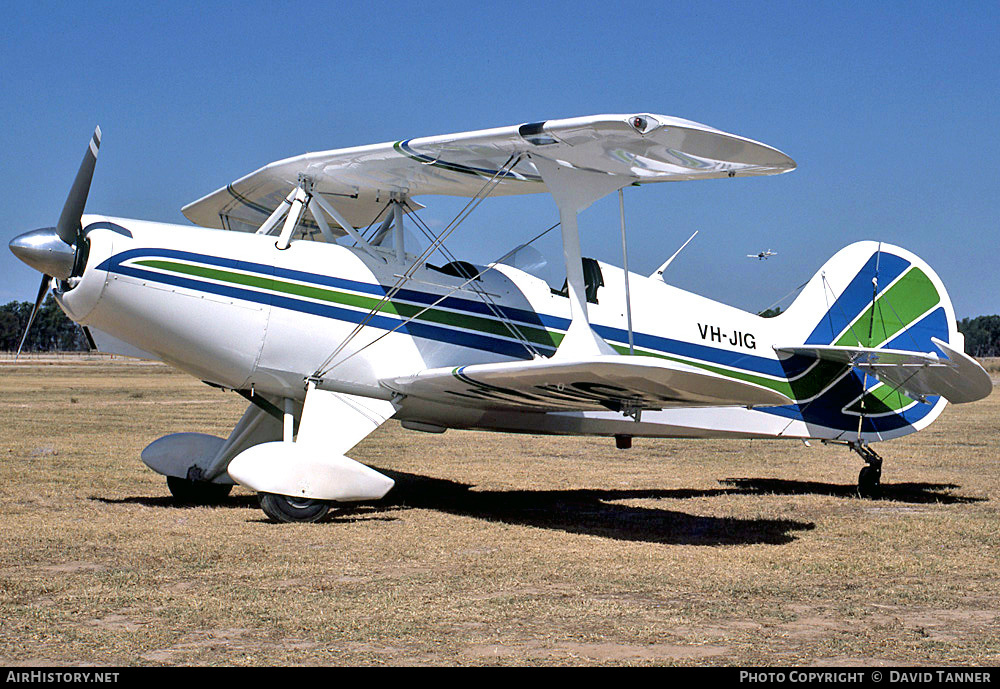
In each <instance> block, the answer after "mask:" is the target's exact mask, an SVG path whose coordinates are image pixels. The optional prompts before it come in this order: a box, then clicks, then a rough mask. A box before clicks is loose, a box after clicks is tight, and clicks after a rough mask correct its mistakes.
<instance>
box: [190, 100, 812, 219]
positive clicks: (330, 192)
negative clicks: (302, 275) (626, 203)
mask: <svg viewBox="0 0 1000 689" xmlns="http://www.w3.org/2000/svg"><path fill="white" fill-rule="evenodd" d="M522 153H528V154H530V155H537V156H540V157H544V158H549V159H551V160H557V161H559V163H560V164H561V165H563V166H568V167H577V168H582V169H587V170H592V171H598V172H603V173H606V174H609V175H623V176H626V177H629V178H631V179H632V180H634V181H636V182H639V183H645V182H667V181H676V180H688V179H708V178H712V177H733V176H745V175H773V174H778V173H781V172H787V171H789V170H792V169H794V168H795V163H794V161H792V159H791V158H789V157H788V156H786V155H785V154H784V153H782V152H781V151H778V150H776V149H774V148H771V147H770V146H766V145H764V144H762V143H758V142H756V141H752V140H750V139H746V138H743V137H740V136H736V135H734V134H727V133H726V132H722V131H719V130H717V129H713V128H712V127H708V126H706V125H703V124H698V123H697V122H691V121H689V120H682V119H679V118H675V117H667V116H666V115H649V114H642V115H595V116H590V117H578V118H572V119H564V120H548V121H546V122H535V123H530V124H522V125H514V126H509V127H500V128H497V129H484V130H480V131H473V132H463V133H459V134H446V135H443V136H432V137H423V138H418V139H408V140H406V141H397V142H394V143H383V144H375V145H372V146H360V147H356V148H343V149H337V150H333V151H323V152H319V153H307V154H305V155H300V156H296V157H294V158H287V159H285V160H279V161H277V162H275V163H271V164H270V165H266V166H264V167H262V168H260V169H259V170H257V171H256V172H252V173H251V174H249V175H247V176H245V177H242V178H240V179H238V180H236V181H235V182H233V183H232V184H229V185H227V186H225V187H223V188H221V189H218V190H217V191H214V192H212V193H211V194H209V195H208V196H205V197H204V198H201V199H199V200H197V201H195V202H193V203H191V204H188V205H187V206H185V207H184V208H183V209H182V210H183V213H184V215H185V216H187V217H188V219H190V220H191V221H192V222H194V223H196V224H198V225H203V226H205V227H217V228H225V229H240V230H251V229H254V230H255V229H256V228H257V227H258V226H259V225H260V224H261V223H262V222H263V220H264V219H265V218H266V217H267V216H268V215H269V214H270V213H271V211H272V210H274V208H276V207H277V206H278V204H280V203H281V201H282V199H284V197H285V195H286V194H287V193H288V191H289V190H290V189H291V188H292V187H293V186H294V185H296V184H297V183H298V179H299V176H300V175H308V176H310V177H311V178H312V180H313V182H314V184H315V187H314V188H315V191H316V192H317V193H320V194H323V195H324V197H325V198H327V199H328V200H329V201H330V202H331V203H332V204H333V206H334V207H335V208H336V209H337V210H338V211H340V213H341V214H342V215H343V216H344V217H345V219H346V220H347V221H348V222H350V223H351V224H353V225H354V226H355V227H361V226H366V225H368V224H370V223H371V222H372V220H373V219H374V218H375V217H376V216H377V215H378V213H379V212H380V211H381V209H382V208H383V207H384V206H385V204H386V202H387V201H388V200H389V195H390V194H391V193H397V194H405V195H406V196H417V195H420V194H442V195H448V196H474V195H475V194H477V193H478V192H479V191H480V190H481V189H482V187H483V185H484V183H485V182H486V181H488V180H489V179H491V178H493V177H494V176H495V175H498V174H499V175H500V177H499V184H498V185H497V187H496V189H495V190H494V191H493V192H492V193H493V194H497V195H506V194H532V193H538V192H544V191H547V189H546V187H545V184H544V183H543V182H542V180H541V177H540V176H539V174H538V171H537V170H536V169H535V166H534V165H533V164H532V162H531V160H530V159H529V157H527V156H525V157H523V158H521V160H520V162H518V163H517V165H515V166H514V167H513V168H512V169H510V170H507V171H504V172H502V173H501V169H502V168H504V166H505V164H507V163H509V162H511V156H517V155H519V154H522ZM334 229H336V228H334Z"/></svg>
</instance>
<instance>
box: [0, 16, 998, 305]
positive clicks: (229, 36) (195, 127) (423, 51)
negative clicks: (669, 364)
mask: <svg viewBox="0 0 1000 689" xmlns="http://www.w3.org/2000/svg"><path fill="white" fill-rule="evenodd" d="M694 5H695V4H694V3H680V2H678V3H671V2H660V3H606V4H605V5H603V6H596V5H595V6H585V5H584V4H583V3H578V2H577V3H569V2H567V3H560V2H548V3H537V2H534V3H501V2H496V3H492V4H491V5H490V6H489V7H488V8H483V9H479V8H478V7H477V3H468V2H464V3H433V2H425V3H398V4H397V3H371V2H368V3H358V4H357V5H356V6H351V5H350V4H349V3H319V4H317V5H315V6H302V5H299V4H284V3H254V2H241V3H212V2H198V3H192V4H185V3H181V2H171V3H134V2H131V3H88V4H86V5H85V4H83V3H44V2H40V3H25V4H7V5H6V6H5V17H4V22H3V24H2V26H0V38H2V43H0V46H2V47H0V68H2V78H0V113H2V122H3V125H4V126H3V127H2V132H0V143H2V148H3V151H4V153H3V157H2V163H0V207H2V208H3V210H4V215H5V220H6V222H5V224H4V225H5V226H4V228H3V233H4V235H3V236H4V238H5V241H7V240H9V239H10V238H11V237H13V236H14V235H16V234H18V233H20V232H23V231H25V230H29V229H33V228H36V227H42V226H48V225H54V224H55V221H56V219H57V218H58V215H59V211H60V209H61V207H62V203H63V200H64V199H65V196H66V194H67V192H68V190H69V186H70V184H71V182H72V179H73V175H74V174H75V172H76V168H77V166H78V165H79V162H80V158H81V157H82V155H83V151H84V147H85V146H86V143H87V139H88V137H89V135H90V133H91V131H92V130H93V127H94V125H95V124H100V125H101V127H102V129H103V131H104V141H103V145H102V147H101V155H100V160H99V161H98V166H97V173H96V175H95V179H94V185H93V188H92V190H91V195H90V201H89V203H88V211H90V212H98V213H107V214H109V215H119V216H124V217H138V218H146V219H152V220H161V221H166V222H186V220H185V219H184V218H183V216H182V215H181V213H180V208H181V206H183V205H184V204H186V203H188V202H190V201H192V200H194V199H197V198H199V197H201V196H202V195H204V194H206V193H208V192H210V191H212V190H214V189H216V188H218V187H220V186H223V185H224V184H226V183H228V182H230V181H232V180H234V179H236V178H238V177H240V176H242V175H244V174H246V173H248V172H250V171H252V170H254V169H256V168H257V167H259V166H261V165H263V164H266V163H268V162H271V161H273V160H276V159H279V158H284V157H287V156H291V155H296V154H299V153H303V152H305V151H309V150H313V151H315V150H323V149H331V148H341V147H346V146H354V145H361V144H367V143H377V142H381V141H390V140H398V139H404V138H409V137H416V136H426V135H433V134H442V133H447V132H453V131H464V130H469V129H480V128H486V127H493V126H501V125H508V124H517V123H521V122H530V121H537V120H544V119H551V118H559V117H572V116H577V115H587V114H596V113H617V112H622V113H628V112H653V113H663V114H667V115H674V116H678V117H684V118H688V119H692V120H696V121H698V122H704V123H706V124H709V125H711V126H714V127H718V128H720V129H724V130H727V131H731V132H734V133H737V134H741V135H743V136H748V137H750V138H754V139H757V140H760V141H763V142H765V143H768V144H770V145H772V146H775V147H776V148H779V149H781V150H782V151H784V152H786V153H787V154H789V155H790V156H791V157H792V158H794V159H795V160H796V162H797V163H798V164H799V169H798V170H796V171H794V172H792V173H791V174H787V175H781V176H779V177H772V178H750V179H735V180H712V181H702V182H697V183H694V182H692V183H681V184H663V185H654V186H652V187H646V188H642V189H629V190H627V191H626V216H627V222H628V228H629V250H630V267H631V268H632V269H633V270H635V271H636V272H644V273H648V272H650V271H652V270H653V269H655V268H656V267H657V265H658V264H659V263H661V262H662V261H663V260H664V259H666V258H667V257H668V256H669V255H670V254H671V253H673V251H674V250H675V249H676V248H677V247H678V246H679V245H680V244H681V243H682V242H683V241H684V240H685V239H686V238H687V237H688V236H689V235H690V234H691V233H692V232H693V231H694V230H699V231H700V234H699V235H698V237H697V238H696V239H695V241H694V242H693V243H692V244H691V245H690V246H689V247H688V248H687V249H686V250H685V252H684V253H683V254H682V255H681V257H680V258H679V259H678V260H677V262H675V264H674V265H673V266H672V267H671V268H670V271H669V273H668V277H669V279H670V281H671V282H672V283H674V284H676V285H678V286H681V287H683V288H685V289H689V290H692V291H695V292H698V293H700V294H704V295H706V296H708V297H711V298H713V299H718V300H720V301H724V302H727V303H730V304H733V305H735V306H738V307H741V308H745V309H749V310H755V311H756V310H760V309H762V308H764V307H766V306H768V305H770V304H771V303H772V302H774V301H775V300H777V299H779V298H780V297H781V296H782V295H784V294H786V293H787V292H789V291H790V290H792V289H793V288H795V287H796V286H798V285H799V284H801V283H802V282H804V281H805V280H807V279H808V278H809V277H810V276H811V275H812V274H813V273H814V272H815V271H816V270H817V269H818V268H819V267H820V265H821V264H822V263H823V262H824V261H825V260H826V259H827V258H828V257H829V256H830V255H832V254H833V253H834V252H836V251H837V250H838V249H840V248H841V247H843V246H845V245H847V244H849V243H850V242H852V241H856V240H859V239H877V240H883V241H887V242H891V243H894V244H898V245H900V246H903V247H905V248H907V249H910V250H911V251H913V252H915V253H917V254H918V255H920V256H922V257H923V258H925V259H926V260H927V261H928V262H929V263H930V264H931V266H932V267H934V268H935V270H937V272H938V273H939V274H940V275H941V277H942V279H943V280H944V283H945V285H946V286H947V287H948V289H949V292H950V294H951V296H952V300H953V302H954V303H955V309H956V313H957V315H958V317H959V318H961V317H964V316H976V315H981V314H988V313H1000V277H998V271H997V269H996V266H997V261H998V257H1000V220H998V218H1000V195H998V179H1000V174H998V172H997V171H996V167H997V160H998V158H1000V134H998V126H997V125H998V113H1000V97H998V96H1000V39H998V38H997V30H998V26H1000V3H997V2H967V3H952V4H944V3H940V2H900V3H891V2H890V3H879V2H864V3H861V2H858V3H823V2H790V3H779V2H774V3H748V2H742V3H723V2H709V3H698V4H697V6H694ZM420 200H421V201H422V202H423V203H424V204H426V205H427V206H428V208H427V210H425V211H423V213H422V215H423V216H424V218H425V219H426V220H428V221H432V222H434V221H436V222H438V223H440V224H444V223H446V222H447V221H448V220H450V219H451V216H452V215H453V214H454V213H455V212H456V211H457V209H458V206H456V204H455V202H454V200H452V199H436V198H422V199H420ZM556 218H557V213H556V208H555V205H554V204H553V203H552V202H551V200H550V199H548V198H547V197H542V196H539V197H528V198H518V199H496V200H491V201H490V202H488V203H486V204H483V206H481V207H480V210H479V211H477V212H476V214H474V215H473V216H472V217H471V218H470V219H469V220H468V221H466V223H465V224H463V226H462V228H461V229H460V230H459V231H458V232H457V233H456V234H455V235H454V236H453V239H452V240H450V241H449V246H450V248H451V250H452V252H453V253H455V254H457V255H459V256H460V257H462V258H468V259H470V260H474V261H479V262H486V261H489V260H492V259H494V258H496V257H498V256H500V255H502V254H503V253H504V252H505V251H506V250H508V249H509V248H511V247H512V246H514V245H516V244H518V243H520V242H521V241H524V240H526V239H528V238H530V237H531V236H533V235H534V234H535V233H536V232H538V231H539V230H540V229H543V228H544V227H547V226H548V225H550V224H551V223H552V222H554V221H555V220H556ZM581 227H582V231H583V247H584V253H585V254H586V255H591V256H596V257H598V258H601V259H603V260H608V261H611V262H614V263H616V264H619V265H620V264H621V248H620V238H619V234H618V232H619V230H618V206H617V199H616V198H615V197H610V198H608V199H605V200H603V201H601V202H599V203H598V204H596V205H595V206H594V207H593V208H592V209H591V210H588V211H587V212H585V213H584V214H583V215H582V216H581ZM540 248H541V249H542V250H543V252H544V253H546V254H547V255H549V256H550V258H551V260H552V261H553V263H554V264H555V267H554V269H553V270H554V272H558V273H559V274H560V275H561V274H562V268H561V258H560V255H559V252H558V244H557V241H556V239H555V238H554V237H551V238H546V240H545V241H543V242H542V244H541V247H540ZM767 248H770V249H772V250H774V251H777V252H778V256H777V257H775V258H772V259H770V260H768V261H766V262H759V261H754V260H750V259H747V258H745V255H746V254H748V253H755V252H757V251H759V250H762V249H767ZM38 280H39V278H38V276H37V274H36V273H34V272H33V271H32V270H31V269H29V268H27V267H26V266H23V265H22V264H20V263H19V262H18V261H17V260H16V259H15V258H14V257H13V256H12V255H11V254H10V253H9V252H8V251H0V302H6V301H8V300H10V299H22V300H29V299H32V298H33V297H34V293H35V290H36V289H37V285H38Z"/></svg>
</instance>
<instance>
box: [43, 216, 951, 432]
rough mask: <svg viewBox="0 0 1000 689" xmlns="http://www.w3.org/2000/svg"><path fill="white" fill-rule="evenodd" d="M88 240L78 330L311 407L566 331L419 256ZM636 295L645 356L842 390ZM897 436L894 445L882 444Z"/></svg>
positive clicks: (618, 421)
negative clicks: (312, 402) (323, 396)
mask: <svg viewBox="0 0 1000 689" xmlns="http://www.w3.org/2000/svg"><path fill="white" fill-rule="evenodd" d="M83 225H84V227H85V230H86V232H87V237H88V240H89V243H90V254H89V259H88V264H87V268H86V271H85V272H84V274H83V276H82V277H81V278H80V279H79V282H78V284H76V286H75V287H74V288H73V289H70V290H67V291H63V292H61V293H59V294H58V297H59V302H60V304H61V306H62V307H63V308H64V310H65V311H66V312H67V313H68V314H69V315H70V317H72V318H73V319H74V320H76V321H78V322H80V323H82V324H85V325H88V326H90V327H91V328H95V329H97V330H100V331H103V332H105V333H108V334H110V335H111V336H113V337H115V338H117V339H119V340H122V341H124V342H127V343H129V344H130V345H132V346H134V347H136V348H138V349H140V350H143V351H145V352H148V353H149V355H150V356H152V357H155V358H157V359H160V360H162V361H164V362H166V363H168V364H171V365H173V366H175V367H177V368H179V369H181V370H183V371H185V372H187V373H190V374H191V375H194V376H197V377H198V378H200V379H202V380H205V381H207V382H210V383H212V384H216V385H220V386H223V387H226V388H233V389H239V390H243V389H254V390H256V391H258V392H260V393H263V394H265V395H270V396H274V397H284V398H294V399H302V397H303V396H304V390H305V381H306V380H307V379H309V378H310V377H312V378H314V379H322V380H323V381H324V383H325V384H326V385H328V386H329V387H331V388H333V389H340V390H342V391H346V392H353V393H360V394H369V395H370V396H375V397H378V396H381V397H383V398H388V397H390V396H391V393H390V392H389V391H387V390H386V389H385V388H384V387H382V386H381V385H380V384H379V381H380V380H382V379H387V378H391V377H397V376H406V375H412V374H414V373H417V372H419V371H421V370H424V369H429V368H438V367H445V366H461V365H465V364H470V363H491V362H500V361H508V360H511V359H530V358H532V357H534V356H543V357H545V356H550V355H551V354H552V353H553V352H554V351H555V350H556V348H557V347H558V345H559V343H560V341H561V339H562V337H563V335H564V333H565V332H566V330H567V328H568V327H569V324H570V305H569V300H568V298H567V297H566V296H563V295H561V294H558V293H555V292H554V291H553V290H551V289H550V288H549V286H548V285H547V284H546V283H545V282H544V281H543V280H541V279H539V278H537V277H534V276H532V275H530V274H528V273H525V272H523V271H521V270H518V269H516V268H513V267H511V266H507V265H503V264H497V265H494V266H492V269H490V270H486V271H485V272H484V273H483V274H482V275H481V276H480V277H479V278H477V279H475V280H472V281H469V278H468V277H466V275H468V269H465V272H464V273H463V270H462V269H460V267H459V269H456V267H455V266H451V267H449V266H444V267H432V266H429V265H424V266H421V267H418V268H417V269H416V270H412V265H413V261H414V259H415V258H416V257H415V256H411V255H407V258H406V260H405V261H402V262H400V261H398V260H397V257H396V255H395V254H394V253H393V252H392V251H382V250H378V251H376V252H374V253H372V252H366V251H365V250H362V249H360V248H357V247H352V246H342V245H338V244H327V243H323V242H316V241H306V240H299V241H293V242H291V244H290V246H289V247H288V248H287V249H285V250H280V249H278V248H277V247H276V245H275V239H274V237H271V236H266V235H254V234H244V233H239V232H227V231H218V230H208V229H202V228H195V227H189V226H178V225H167V224H161V223H153V222H147V221H140V220H128V219H121V218H110V217H103V216H84V221H83ZM597 265H599V270H598V273H599V277H600V280H601V281H602V282H603V284H600V283H597V282H595V283H594V285H593V287H594V288H595V290H594V291H593V294H592V297H594V298H595V299H594V300H593V301H592V302H591V303H588V314H589V320H590V323H591V325H592V327H593V328H594V330H595V331H596V332H597V333H598V334H599V335H600V336H601V337H602V338H604V340H605V341H606V342H608V343H609V344H610V345H611V346H612V347H613V348H615V349H616V350H617V351H618V352H620V353H623V354H627V353H629V351H630V349H629V346H630V345H629V331H628V328H627V325H626V324H627V318H626V299H625V274H624V272H623V271H622V270H621V269H620V268H617V267H614V266H611V265H608V264H604V263H600V264H597ZM484 268H485V267H484V266H479V267H477V270H482V269H484ZM407 273H409V277H408V279H405V280H404V279H402V277H401V276H403V275H404V274H407ZM397 286H398V289H396V287H397ZM629 288H630V290H629V291H630V294H631V312H632V321H633V328H632V342H633V351H634V353H635V354H638V355H646V356H657V357H665V358H668V359H672V360H674V361H679V362H683V363H688V364H692V365H695V366H698V367H701V368H703V369H706V370H710V371H712V372H715V373H721V374H723V375H728V376H733V377H736V378H739V379H741V380H745V381H749V382H752V383H755V384H758V385H761V386H765V387H771V388H773V389H775V390H781V391H782V392H785V393H786V394H788V396H789V397H792V398H793V399H796V400H800V401H804V402H805V401H808V399H810V398H811V397H813V396H816V395H818V394H820V393H821V392H822V391H823V390H824V389H826V387H827V386H828V385H830V384H831V381H830V380H829V375H827V374H823V375H821V373H822V365H821V364H817V362H815V361H809V360H799V359H798V358H796V357H792V358H789V357H787V356H786V357H784V358H782V357H780V356H779V355H778V354H777V353H776V352H775V351H774V349H773V346H775V345H781V344H787V343H789V342H797V341H801V340H802V339H803V338H804V335H803V333H802V332H801V331H802V330H803V327H804V325H803V324H802V323H801V322H800V321H798V320H792V319H787V318H783V317H778V318H771V319H766V318H761V317H759V316H757V315H755V314H751V313H747V312H745V311H741V310H739V309H736V308H733V307H730V306H727V305H725V304H721V303H718V302H715V301H712V300H710V299H706V298H704V297H701V296H698V295H695V294H692V293H689V292H686V291H684V290H681V289H678V288H676V287H673V286H671V285H668V284H665V283H664V282H663V281H662V280H660V279H653V278H647V277H644V276H640V275H636V274H630V275H629ZM820 378H822V380H821V379H820ZM396 401H397V402H398V404H399V410H398V412H397V418H399V419H401V420H403V421H404V423H407V422H409V423H410V424H411V425H413V426H415V427H420V426H421V425H424V426H426V427H428V428H431V427H440V428H473V427H475V428H488V429H493V430H501V431H514V432H532V433H573V434H576V433H583V434H597V435H618V434H627V435H633V436H654V437H678V436H679V437H715V436H744V437H773V436H787V437H831V438H833V437H837V435H838V434H842V433H846V432H847V427H848V424H847V423H841V424H840V425H841V426H843V427H841V428H838V427H836V425H834V426H833V427H831V428H829V429H825V430H824V429H823V428H820V427H817V426H816V424H815V423H809V422H808V419H804V418H803V417H802V416H801V415H799V417H798V418H796V415H795V413H794V410H791V411H789V410H784V411H781V410H778V409H775V410H767V409H754V410H748V409H743V408H710V409H697V408H695V409H690V408H688V409H665V410H662V411H648V410H647V411H645V412H643V414H642V416H641V418H640V419H639V420H638V421H636V420H634V419H632V418H628V417H625V416H623V415H622V414H619V413H616V412H611V411H608V412H558V413H552V412H549V413H528V412H503V413H500V412H490V411H484V410H481V409H473V408H466V407H461V406H458V405H445V404H438V403H433V402H428V401H424V400H417V399H412V398H405V399H397V400H396ZM934 415H935V416H936V413H935V414H934ZM891 433H892V429H883V432H882V434H881V436H882V437H885V436H886V434H891Z"/></svg>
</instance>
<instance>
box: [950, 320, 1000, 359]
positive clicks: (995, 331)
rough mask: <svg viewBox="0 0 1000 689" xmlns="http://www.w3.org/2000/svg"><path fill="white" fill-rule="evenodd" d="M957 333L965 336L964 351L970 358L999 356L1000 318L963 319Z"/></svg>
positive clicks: (959, 323)
mask: <svg viewBox="0 0 1000 689" xmlns="http://www.w3.org/2000/svg"><path fill="white" fill-rule="evenodd" d="M958 331H959V332H960V333H962V334H963V335H965V351H966V353H967V354H970V355H971V356H1000V316H977V317H975V318H963V319H962V320H960V321H959V322H958Z"/></svg>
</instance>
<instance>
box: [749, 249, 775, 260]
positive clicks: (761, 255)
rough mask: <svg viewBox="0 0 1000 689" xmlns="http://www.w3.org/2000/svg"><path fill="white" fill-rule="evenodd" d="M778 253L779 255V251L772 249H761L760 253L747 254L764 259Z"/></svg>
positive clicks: (750, 256)
mask: <svg viewBox="0 0 1000 689" xmlns="http://www.w3.org/2000/svg"><path fill="white" fill-rule="evenodd" d="M777 255H778V252H777V251H771V250H770V249H768V250H767V251H761V252H760V253H759V254H747V258H756V259H759V260H761V261H763V260H764V259H766V258H771V257H772V256H777Z"/></svg>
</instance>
